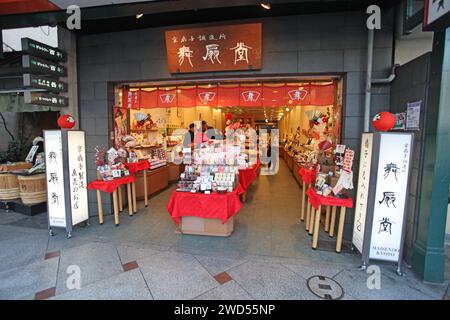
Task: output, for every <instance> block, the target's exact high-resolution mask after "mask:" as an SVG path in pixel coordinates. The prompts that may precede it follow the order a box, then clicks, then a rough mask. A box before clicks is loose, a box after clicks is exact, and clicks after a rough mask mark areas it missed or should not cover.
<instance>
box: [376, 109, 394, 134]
mask: <svg viewBox="0 0 450 320" xmlns="http://www.w3.org/2000/svg"><path fill="white" fill-rule="evenodd" d="M395 121H396V118H395V115H394V114H392V113H390V112H385V111H383V112H380V113H377V114H376V115H375V117H373V120H372V124H373V127H374V128H375V129H376V130H378V131H389V130H391V129H392V128H394V126H395Z"/></svg>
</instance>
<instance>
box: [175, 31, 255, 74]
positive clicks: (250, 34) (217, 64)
mask: <svg viewBox="0 0 450 320" xmlns="http://www.w3.org/2000/svg"><path fill="white" fill-rule="evenodd" d="M261 34H262V25H261V23H250V24H240V25H223V26H213V27H203V28H192V29H183V30H171V31H166V49H167V60H168V67H169V72H170V73H187V72H210V71H233V70H259V69H261V67H262V63H261V51H262V50H261Z"/></svg>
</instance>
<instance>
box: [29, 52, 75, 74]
mask: <svg viewBox="0 0 450 320" xmlns="http://www.w3.org/2000/svg"><path fill="white" fill-rule="evenodd" d="M22 67H23V68H25V69H27V71H28V72H30V73H37V74H47V75H53V76H58V77H64V76H66V74H67V70H66V68H65V67H63V66H60V65H59V64H58V63H57V62H50V61H46V60H44V59H40V58H36V57H33V56H30V55H28V54H26V55H23V56H22Z"/></svg>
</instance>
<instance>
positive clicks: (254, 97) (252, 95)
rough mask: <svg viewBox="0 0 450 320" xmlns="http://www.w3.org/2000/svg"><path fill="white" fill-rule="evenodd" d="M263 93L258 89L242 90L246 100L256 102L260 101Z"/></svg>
mask: <svg viewBox="0 0 450 320" xmlns="http://www.w3.org/2000/svg"><path fill="white" fill-rule="evenodd" d="M260 96H261V93H260V92H258V91H244V92H242V97H243V98H244V101H245V102H255V101H258V99H259V97H260Z"/></svg>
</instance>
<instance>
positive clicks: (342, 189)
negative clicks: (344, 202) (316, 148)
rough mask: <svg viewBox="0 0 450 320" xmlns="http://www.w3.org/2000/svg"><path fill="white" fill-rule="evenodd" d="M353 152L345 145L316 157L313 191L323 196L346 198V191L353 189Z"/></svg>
mask: <svg viewBox="0 0 450 320" xmlns="http://www.w3.org/2000/svg"><path fill="white" fill-rule="evenodd" d="M354 156H355V152H354V151H353V150H351V149H349V148H347V147H346V146H345V145H337V146H336V147H335V148H334V150H332V152H331V151H330V149H329V148H327V150H326V151H322V152H321V153H320V155H319V157H318V167H319V173H318V174H317V178H316V182H315V190H316V192H317V193H318V194H321V195H323V196H335V197H341V198H346V197H348V195H347V193H346V190H351V189H353V171H352V166H353V159H354Z"/></svg>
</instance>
